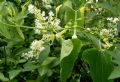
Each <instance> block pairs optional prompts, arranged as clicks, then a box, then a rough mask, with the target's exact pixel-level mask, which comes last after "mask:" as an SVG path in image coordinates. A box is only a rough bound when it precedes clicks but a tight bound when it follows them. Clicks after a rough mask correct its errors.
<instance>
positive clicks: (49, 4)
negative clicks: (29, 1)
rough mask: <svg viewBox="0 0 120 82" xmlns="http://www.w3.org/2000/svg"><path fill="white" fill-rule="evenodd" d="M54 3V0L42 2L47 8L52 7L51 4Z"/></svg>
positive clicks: (43, 0)
mask: <svg viewBox="0 0 120 82" xmlns="http://www.w3.org/2000/svg"><path fill="white" fill-rule="evenodd" d="M52 3H53V1H52V0H42V4H43V6H44V7H45V8H46V9H51V8H52V6H51V4H52Z"/></svg>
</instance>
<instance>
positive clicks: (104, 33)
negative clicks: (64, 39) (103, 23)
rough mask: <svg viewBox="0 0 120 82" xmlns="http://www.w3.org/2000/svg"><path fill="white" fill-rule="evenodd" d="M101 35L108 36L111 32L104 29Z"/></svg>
mask: <svg viewBox="0 0 120 82" xmlns="http://www.w3.org/2000/svg"><path fill="white" fill-rule="evenodd" d="M100 35H101V36H108V35H109V30H108V29H102V30H101V31H100Z"/></svg>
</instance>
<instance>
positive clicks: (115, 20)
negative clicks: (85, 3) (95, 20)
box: [106, 17, 119, 24]
mask: <svg viewBox="0 0 120 82" xmlns="http://www.w3.org/2000/svg"><path fill="white" fill-rule="evenodd" d="M106 19H107V20H108V21H110V22H112V23H115V24H116V23H117V22H118V21H119V19H118V18H117V17H115V18H113V17H110V18H106Z"/></svg>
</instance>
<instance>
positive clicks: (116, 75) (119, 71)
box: [108, 66, 120, 79]
mask: <svg viewBox="0 0 120 82" xmlns="http://www.w3.org/2000/svg"><path fill="white" fill-rule="evenodd" d="M119 77H120V66H119V67H115V68H114V70H113V71H112V73H111V74H110V76H109V78H108V79H116V78H119Z"/></svg>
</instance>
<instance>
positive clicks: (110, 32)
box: [100, 28, 118, 38]
mask: <svg viewBox="0 0 120 82" xmlns="http://www.w3.org/2000/svg"><path fill="white" fill-rule="evenodd" d="M100 35H101V36H102V37H105V36H107V37H109V38H114V37H115V36H117V35H118V30H117V28H110V29H102V30H101V31H100Z"/></svg>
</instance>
